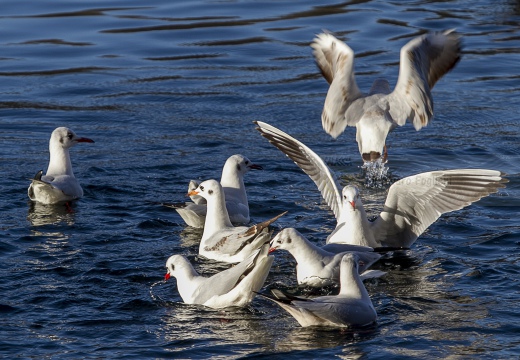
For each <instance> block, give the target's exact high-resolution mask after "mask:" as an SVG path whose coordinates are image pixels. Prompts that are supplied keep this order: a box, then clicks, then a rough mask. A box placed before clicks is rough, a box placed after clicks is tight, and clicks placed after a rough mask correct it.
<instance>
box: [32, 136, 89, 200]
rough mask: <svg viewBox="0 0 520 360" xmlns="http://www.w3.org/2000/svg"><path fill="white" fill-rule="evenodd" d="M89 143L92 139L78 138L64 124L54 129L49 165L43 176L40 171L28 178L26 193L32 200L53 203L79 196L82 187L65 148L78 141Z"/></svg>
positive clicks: (50, 144)
mask: <svg viewBox="0 0 520 360" xmlns="http://www.w3.org/2000/svg"><path fill="white" fill-rule="evenodd" d="M82 142H85V143H93V142H94V140H91V139H88V138H85V137H79V136H77V135H76V134H75V133H74V131H72V130H71V129H68V128H66V127H59V128H56V129H55V130H54V131H53V132H52V134H51V138H50V141H49V153H50V160H49V167H48V168H47V172H46V173H45V175H43V170H40V171H39V172H38V173H37V174H36V176H35V177H34V178H33V179H31V180H32V182H31V185H29V188H28V189H27V195H28V196H29V198H30V199H31V200H32V201H38V202H40V203H42V204H56V203H59V202H67V201H71V200H76V199H78V198H80V197H82V196H83V189H82V188H81V186H80V185H79V182H78V180H77V179H76V177H75V176H74V172H73V171H72V163H71V161H70V154H69V149H70V148H71V147H73V146H74V145H76V144H78V143H82Z"/></svg>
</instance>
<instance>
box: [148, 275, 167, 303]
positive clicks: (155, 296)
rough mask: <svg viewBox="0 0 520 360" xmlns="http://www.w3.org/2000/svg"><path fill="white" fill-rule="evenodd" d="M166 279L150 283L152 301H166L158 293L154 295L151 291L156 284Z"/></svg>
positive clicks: (162, 282) (163, 282)
mask: <svg viewBox="0 0 520 360" xmlns="http://www.w3.org/2000/svg"><path fill="white" fill-rule="evenodd" d="M165 283H166V281H164V280H161V281H156V282H154V283H153V284H152V285H150V297H151V298H152V300H153V301H156V302H159V303H166V302H167V301H166V300H164V299H163V298H161V297H160V296H159V295H155V294H154V293H153V288H154V287H155V286H156V285H160V284H165Z"/></svg>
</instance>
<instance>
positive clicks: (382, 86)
mask: <svg viewBox="0 0 520 360" xmlns="http://www.w3.org/2000/svg"><path fill="white" fill-rule="evenodd" d="M311 46H312V48H313V54H314V56H315V60H316V63H317V64H318V67H319V69H320V70H321V72H322V74H323V76H324V77H325V79H326V80H327V81H328V82H329V84H330V88H329V90H328V92H327V96H326V99H325V104H324V108H323V113H322V124H323V128H324V130H325V131H326V132H327V133H329V134H330V135H331V136H333V137H336V136H338V135H339V134H341V133H342V132H343V131H344V129H345V127H346V126H356V128H357V134H356V140H357V142H358V145H359V152H360V154H361V157H362V159H363V160H364V161H365V162H366V161H376V160H379V159H380V158H382V159H383V160H384V161H386V157H387V152H386V146H385V140H386V136H387V135H388V133H389V131H391V130H393V129H394V128H395V127H396V126H397V125H404V124H405V122H406V121H407V120H408V121H410V122H412V123H413V125H414V126H415V128H416V129H417V130H419V129H421V127H423V126H426V125H427V124H428V123H429V122H430V121H431V119H432V117H433V100H432V96H431V89H432V87H433V86H434V84H435V83H436V82H437V81H438V80H439V79H440V78H441V77H442V76H443V75H444V74H446V73H447V72H448V71H449V70H450V69H452V68H453V67H454V66H455V64H456V63H457V62H458V60H459V59H460V55H461V53H460V51H461V41H460V36H459V35H457V34H456V33H455V32H454V31H452V30H448V31H444V32H435V33H429V34H425V35H423V36H420V37H417V38H415V39H413V40H411V41H410V42H409V43H408V44H406V45H405V46H404V47H403V48H402V49H401V59H400V67H399V77H398V80H397V85H396V86H395V88H394V90H393V91H390V89H389V84H388V81H386V80H382V79H378V80H376V81H375V82H374V85H373V86H372V88H371V89H370V92H369V93H368V94H364V93H362V92H361V91H360V90H359V88H358V86H357V85H356V82H355V78H354V71H353V67H354V53H353V51H352V50H351V49H350V48H349V47H348V46H347V45H346V44H345V43H343V42H341V41H340V40H338V39H337V38H335V37H334V36H333V35H331V34H329V33H323V34H320V35H318V36H317V37H316V38H315V39H314V41H313V42H312V44H311ZM255 124H256V126H257V127H256V130H258V131H259V132H260V134H261V135H262V136H263V137H265V138H266V139H267V140H268V141H269V142H270V143H271V144H273V145H274V146H275V147H277V148H278V149H279V150H281V151H282V152H283V153H284V154H285V155H286V156H287V157H289V158H290V159H291V160H292V161H294V163H296V164H297V165H298V166H299V167H300V168H301V169H302V170H303V171H304V172H305V173H306V174H307V175H309V177H310V178H311V179H312V181H314V183H315V184H316V186H317V188H318V190H319V191H320V192H321V195H322V197H323V199H324V201H325V202H326V204H327V205H328V206H329V208H330V209H331V210H332V213H333V214H334V216H335V218H336V221H337V225H336V228H335V229H334V231H332V233H331V234H330V235H329V236H328V237H327V239H326V245H324V246H321V247H320V246H317V245H316V244H314V243H312V242H311V241H309V240H308V239H306V238H305V237H304V236H303V235H302V234H301V233H300V232H299V231H298V230H297V229H294V228H285V229H282V230H281V231H279V232H278V233H277V234H276V235H274V234H273V230H272V229H271V228H270V225H271V224H272V223H273V222H275V221H276V220H277V219H279V218H280V217H281V216H283V215H284V214H285V213H282V214H278V215H276V216H275V217H273V218H272V219H270V220H267V221H264V222H262V223H258V224H254V225H252V224H250V214H249V205H248V199H247V194H246V189H245V185H244V175H245V174H246V173H247V172H249V171H250V170H255V169H256V170H260V169H262V167H261V166H259V165H257V164H254V163H252V162H251V161H250V160H249V159H248V158H247V157H245V156H242V155H233V156H231V157H230V158H229V159H228V160H227V161H226V163H225V164H224V167H223V170H222V176H221V179H220V182H219V181H217V180H214V179H209V180H206V181H202V182H200V183H199V182H197V181H195V180H191V181H190V182H189V185H188V195H189V196H190V201H188V202H185V203H175V204H165V205H167V206H170V207H173V208H175V210H176V211H177V213H178V214H179V215H180V216H181V217H182V219H183V220H184V221H185V223H186V224H187V225H188V226H192V227H196V228H203V234H202V238H201V239H200V246H199V255H201V256H202V257H204V258H207V259H211V260H215V261H219V262H225V263H229V264H233V265H232V266H230V267H229V268H228V269H227V270H224V271H222V272H220V273H217V274H215V275H213V276H211V277H205V276H203V275H200V274H198V273H197V271H196V270H195V269H194V267H193V265H192V264H191V263H190V261H189V260H187V259H186V258H185V257H184V256H182V255H178V254H177V255H173V256H171V257H170V258H169V259H168V260H167V262H166V269H167V273H166V275H165V280H168V279H169V278H170V277H175V278H176V280H177V289H178V291H179V294H180V296H181V298H182V300H183V301H184V302H185V303H187V304H197V305H204V306H207V307H210V308H214V309H222V308H228V307H236V306H238V307H244V306H247V305H248V304H250V303H251V301H252V300H253V298H254V297H255V296H256V295H260V296H263V297H265V298H267V299H269V300H271V301H273V302H274V303H276V304H278V305H279V306H280V307H281V308H283V309H284V310H286V311H287V312H288V313H289V314H290V315H292V316H293V317H294V318H295V319H296V320H297V321H298V323H299V324H300V325H301V326H336V327H347V328H353V327H359V326H369V325H373V324H375V323H376V320H377V314H376V311H375V309H374V306H373V304H372V302H371V300H370V296H369V294H368V292H367V290H366V288H365V286H364V285H363V280H365V279H368V278H374V277H380V276H384V274H385V273H384V272H382V271H379V270H371V269H370V267H371V265H372V264H374V263H375V262H377V261H378V260H379V258H380V257H381V255H380V253H381V252H385V251H398V250H402V249H409V248H410V246H411V245H412V244H413V243H414V242H415V241H416V240H417V238H418V237H419V236H420V235H421V234H422V233H423V232H424V231H425V230H426V229H427V228H428V227H429V226H430V225H431V224H432V223H434V222H435V221H436V220H437V219H438V218H439V217H440V216H441V215H442V214H444V213H447V212H450V211H454V210H458V209H462V208H463V207H465V206H468V205H470V204H471V203H473V202H475V201H477V200H479V199H481V198H482V197H485V196H487V195H489V194H492V193H495V192H497V191H498V189H500V188H503V187H504V186H505V183H506V182H507V180H506V179H504V178H503V175H504V174H502V173H501V172H500V171H496V170H487V169H454V170H439V171H431V172H426V173H421V174H417V175H413V176H409V177H406V178H403V179H401V180H399V181H397V182H395V183H394V184H393V185H391V186H390V188H389V189H388V195H387V198H386V201H385V203H384V205H383V207H382V211H381V213H380V214H379V216H377V217H376V218H375V219H374V220H369V219H368V217H367V214H366V212H365V210H364V207H363V203H362V200H361V191H360V189H359V188H357V187H356V186H353V185H347V186H345V187H343V188H341V187H340V185H339V182H338V180H337V178H336V177H335V175H334V172H333V171H332V170H331V169H330V168H329V167H328V166H327V164H326V163H325V162H324V161H323V160H322V159H321V158H320V157H319V156H318V155H317V154H316V153H315V152H314V151H312V150H311V149H310V148H309V147H307V146H306V145H305V144H303V143H301V142H300V141H298V140H297V139H295V138H294V137H292V136H290V135H289V134H287V133H285V132H283V131H281V130H280V129H277V128H275V127H274V126H271V125H269V124H266V123H264V122H260V121H256V122H255ZM81 142H84V143H92V142H94V141H93V140H91V139H88V138H84V137H78V136H77V135H76V134H75V133H74V132H73V131H72V130H70V129H68V128H65V127H59V128H57V129H55V130H54V131H53V133H52V135H51V138H50V145H49V151H50V161H49V167H48V169H47V172H46V174H45V175H43V172H42V171H40V172H38V173H37V174H36V176H35V177H34V179H32V182H31V184H30V186H29V189H28V195H29V198H30V199H31V200H33V201H38V202H41V203H44V204H54V203H60V202H65V203H67V202H69V201H72V200H76V199H78V198H80V197H82V195H83V190H82V189H81V186H80V185H79V183H78V181H77V179H76V178H75V177H74V173H73V171H72V165H71V161H70V155H69V149H70V148H71V147H72V146H74V145H76V144H78V143H81ZM279 250H285V251H288V252H289V253H290V254H291V255H292V256H293V257H294V258H295V260H296V262H297V267H296V280H297V282H298V284H299V285H304V286H309V287H316V288H320V287H324V286H328V285H334V284H337V285H339V288H340V290H339V293H338V294H337V295H327V296H317V297H301V296H294V295H292V294H289V293H287V292H283V291H281V290H279V289H271V290H270V291H263V292H262V291H261V289H262V287H263V286H264V282H265V280H266V278H267V276H268V274H269V271H270V270H271V265H272V263H273V260H274V255H272V253H273V252H275V251H279Z"/></svg>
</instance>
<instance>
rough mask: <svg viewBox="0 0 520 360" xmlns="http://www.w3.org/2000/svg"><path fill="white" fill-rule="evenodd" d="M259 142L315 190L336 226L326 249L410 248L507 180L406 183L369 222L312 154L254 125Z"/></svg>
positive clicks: (462, 172) (445, 174)
mask: <svg viewBox="0 0 520 360" xmlns="http://www.w3.org/2000/svg"><path fill="white" fill-rule="evenodd" d="M255 123H256V124H257V125H258V127H257V130H258V131H260V133H261V134H262V136H264V137H265V138H266V139H268V140H269V142H270V143H271V144H273V145H274V146H276V147H277V148H278V149H280V150H281V151H282V152H283V153H285V155H287V156H288V157H289V158H290V159H291V160H293V161H294V162H295V163H296V164H297V165H298V166H299V167H300V168H301V169H302V170H303V171H304V172H305V173H306V174H307V175H309V177H310V178H311V179H312V180H313V181H314V183H315V184H316V185H317V186H318V189H319V190H320V192H321V195H322V197H323V199H324V200H325V202H326V203H327V205H328V206H329V207H330V208H331V210H332V212H333V213H334V215H335V217H336V220H337V225H336V228H335V229H334V231H333V232H332V233H331V234H330V235H329V237H328V238H327V244H328V243H345V244H352V245H362V246H370V247H372V248H377V247H381V246H386V247H402V248H409V247H410V246H411V245H412V244H413V243H414V242H415V240H417V238H418V237H419V236H420V235H421V234H422V233H423V232H424V231H425V230H426V229H427V228H428V227H429V226H430V225H431V224H433V223H434V222H435V221H436V220H437V219H438V218H439V217H440V216H441V215H442V214H445V213H448V212H451V211H455V210H459V209H462V208H464V207H466V206H468V205H470V204H471V203H473V202H475V201H478V200H479V199H481V198H483V197H485V196H488V195H489V194H492V193H495V192H497V191H498V189H500V188H503V187H505V185H504V184H505V183H507V182H508V180H506V179H504V178H503V177H502V176H504V175H505V174H504V173H502V172H500V171H497V170H488V169H454V170H438V171H431V172H425V173H421V174H417V175H413V176H409V177H405V178H403V179H401V180H399V181H397V182H395V183H394V184H393V185H392V186H390V188H389V189H388V194H387V197H386V201H385V204H384V207H383V211H382V212H381V213H380V214H379V216H378V217H377V218H376V219H375V220H374V221H369V220H368V218H367V214H366V213H365V209H364V207H363V203H362V201H361V196H360V192H359V189H358V188H357V187H356V186H354V185H347V186H345V187H344V188H343V189H342V191H341V192H340V191H339V189H340V187H339V184H338V181H337V179H336V177H335V176H334V174H333V173H332V171H331V169H330V168H329V167H328V166H327V165H326V164H325V162H324V161H323V160H322V159H321V158H320V157H319V156H318V155H317V154H316V153H315V152H314V151H312V150H311V149H310V148H308V147H307V146H306V145H304V144H303V143H301V142H300V141H298V140H296V139H295V138H293V137H292V136H290V135H288V134H286V133H284V132H283V131H281V130H279V129H277V128H275V127H274V126H271V125H269V124H266V123H263V122H261V121H256V122H255Z"/></svg>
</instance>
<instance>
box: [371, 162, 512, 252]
mask: <svg viewBox="0 0 520 360" xmlns="http://www.w3.org/2000/svg"><path fill="white" fill-rule="evenodd" d="M503 175H504V174H503V173H501V172H500V171H496V170H486V169H457V170H446V171H432V172H427V173H422V174H418V175H414V176H409V177H406V178H404V179H401V180H399V181H397V182H396V183H394V184H393V185H392V186H391V187H390V189H389V191H388V196H387V198H386V202H385V205H384V209H383V211H382V212H381V214H380V215H379V217H378V218H377V219H376V220H374V222H372V223H371V226H372V229H373V232H374V236H375V238H376V240H377V241H381V242H382V243H383V244H384V245H387V246H404V247H409V246H410V245H411V244H413V243H414V242H415V240H416V239H417V237H418V236H419V235H421V234H422V233H423V232H424V230H426V228H428V226H430V225H431V224H432V223H433V222H434V221H436V220H437V219H438V218H439V216H441V215H442V214H444V213H447V212H450V211H454V210H458V209H462V208H463V207H466V206H468V205H469V204H471V203H473V202H475V201H477V200H479V199H480V198H482V197H484V196H487V195H489V194H492V193H494V192H497V191H498V189H500V188H503V187H504V186H505V185H504V183H506V182H507V180H506V179H504V178H502V176H503Z"/></svg>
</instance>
